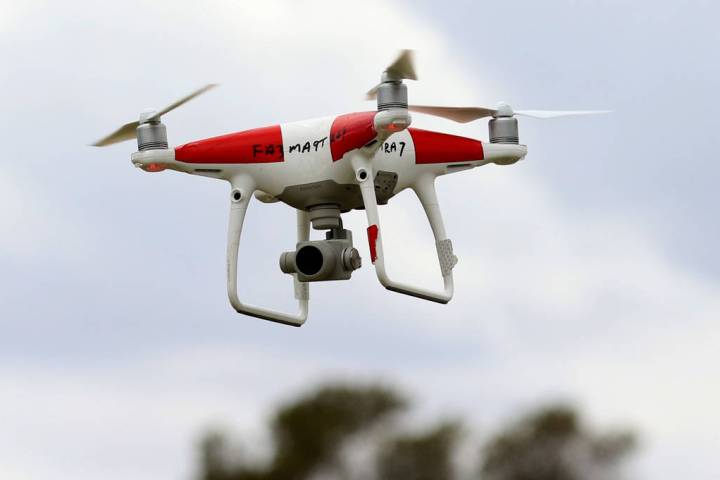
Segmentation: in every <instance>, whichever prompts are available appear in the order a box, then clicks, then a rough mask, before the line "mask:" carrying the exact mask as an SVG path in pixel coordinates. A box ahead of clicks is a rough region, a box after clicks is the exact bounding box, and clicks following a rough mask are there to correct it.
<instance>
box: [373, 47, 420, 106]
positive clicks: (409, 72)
mask: <svg viewBox="0 0 720 480" xmlns="http://www.w3.org/2000/svg"><path fill="white" fill-rule="evenodd" d="M385 79H387V80H394V81H399V80H417V79H418V76H417V73H416V72H415V54H414V52H413V51H412V50H401V51H400V54H399V55H398V56H397V58H396V59H395V61H394V62H393V63H391V64H390V65H389V66H388V67H387V68H386V69H385V71H384V72H383V81H385ZM380 85H381V83H379V84H377V85H375V86H374V87H373V88H371V89H370V90H369V91H368V92H367V94H366V95H365V98H366V99H367V100H374V99H375V98H376V97H377V89H378V87H379V86H380Z"/></svg>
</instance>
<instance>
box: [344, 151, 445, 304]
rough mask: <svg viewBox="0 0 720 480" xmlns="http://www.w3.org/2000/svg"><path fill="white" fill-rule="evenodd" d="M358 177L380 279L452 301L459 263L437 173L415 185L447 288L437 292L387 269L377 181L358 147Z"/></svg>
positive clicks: (415, 292)
mask: <svg viewBox="0 0 720 480" xmlns="http://www.w3.org/2000/svg"><path fill="white" fill-rule="evenodd" d="M351 162H352V166H353V169H354V170H355V177H356V180H357V182H358V183H359V184H360V191H361V193H362V197H363V201H364V203H365V213H366V215H367V221H368V240H369V243H370V255H371V260H372V262H373V264H374V265H375V273H376V275H377V277H378V280H380V283H381V284H382V285H383V286H384V287H385V288H387V289H388V290H390V291H393V292H398V293H402V294H405V295H410V296H413V297H417V298H421V299H424V300H430V301H433V302H437V303H443V304H445V303H448V302H449V301H450V300H451V299H452V297H453V291H454V287H453V275H452V270H453V268H454V267H455V265H456V264H457V257H456V256H455V255H454V254H453V249H452V242H451V240H450V239H449V238H447V235H446V233H445V225H444V224H443V219H442V214H441V212H440V205H439V204H438V200H437V193H436V191H435V176H434V175H432V174H428V175H425V176H422V177H420V178H419V180H418V181H417V182H416V183H415V185H413V190H414V191H415V194H416V195H417V197H418V199H419V200H420V203H421V204H422V206H423V209H424V210H425V214H426V215H427V218H428V221H429V222H430V227H431V228H432V232H433V235H434V237H435V246H436V248H437V254H438V260H439V262H440V271H441V273H442V277H443V284H444V290H443V291H442V292H435V291H431V290H427V289H424V288H420V287H415V286H412V285H407V284H404V283H400V282H397V281H395V280H392V279H391V278H390V277H389V276H388V274H387V271H386V269H385V254H384V250H383V244H382V232H381V229H380V215H379V212H378V204H377V199H376V196H375V185H374V182H373V180H372V179H373V178H374V175H373V170H372V162H371V159H370V158H368V156H366V154H364V152H362V151H357V152H356V153H355V154H354V155H353V156H352V159H351Z"/></svg>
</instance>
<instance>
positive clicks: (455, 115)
mask: <svg viewBox="0 0 720 480" xmlns="http://www.w3.org/2000/svg"><path fill="white" fill-rule="evenodd" d="M408 110H411V111H413V112H418V113H425V114H427V115H434V116H436V117H442V118H447V119H448V120H452V121H454V122H458V123H468V122H472V121H473V120H478V119H480V118H485V117H492V116H493V115H495V114H496V113H497V110H496V109H494V108H486V107H434V106H430V105H409V106H408Z"/></svg>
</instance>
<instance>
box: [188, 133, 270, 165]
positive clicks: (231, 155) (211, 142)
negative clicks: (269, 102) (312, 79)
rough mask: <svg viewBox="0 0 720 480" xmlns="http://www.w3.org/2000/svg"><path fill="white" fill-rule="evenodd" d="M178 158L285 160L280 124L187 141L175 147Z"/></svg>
mask: <svg viewBox="0 0 720 480" xmlns="http://www.w3.org/2000/svg"><path fill="white" fill-rule="evenodd" d="M175 159H176V160H179V161H181V162H187V163H273V162H282V161H283V160H284V156H283V142H282V133H281V131H280V125H273V126H271V127H263V128H256V129H253V130H246V131H244V132H238V133H231V134H229V135H222V136H220V137H213V138H208V139H206V140H199V141H197V142H191V143H187V144H185V145H182V146H180V147H176V148H175Z"/></svg>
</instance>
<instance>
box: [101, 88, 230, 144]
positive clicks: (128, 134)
mask: <svg viewBox="0 0 720 480" xmlns="http://www.w3.org/2000/svg"><path fill="white" fill-rule="evenodd" d="M216 86H217V84H214V83H211V84H209V85H205V86H204V87H202V88H200V89H198V90H195V91H194V92H192V93H191V94H190V95H187V96H185V97H183V98H181V99H180V100H178V101H176V102H173V103H171V104H170V105H168V106H167V107H165V108H163V109H162V110H157V111H155V110H148V111H145V112H143V113H141V114H140V119H139V120H138V121H136V122H130V123H126V124H125V125H123V126H122V127H120V128H118V129H117V130H115V131H114V132H113V133H111V134H110V135H108V136H106V137H104V138H102V139H100V140H98V141H97V142H95V143H93V144H92V146H93V147H105V146H108V145H112V144H115V143H119V142H124V141H126V140H132V139H133V138H135V135H136V130H137V128H138V127H139V126H140V125H141V124H143V123H153V122H158V121H159V120H160V117H161V116H162V115H165V114H166V113H168V112H171V111H173V110H175V109H176V108H177V107H179V106H181V105H183V104H184V103H187V102H189V101H190V100H192V99H193V98H195V97H197V96H198V95H200V94H202V93H205V92H207V91H208V90H210V89H211V88H214V87H216Z"/></svg>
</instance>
